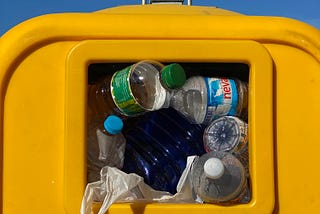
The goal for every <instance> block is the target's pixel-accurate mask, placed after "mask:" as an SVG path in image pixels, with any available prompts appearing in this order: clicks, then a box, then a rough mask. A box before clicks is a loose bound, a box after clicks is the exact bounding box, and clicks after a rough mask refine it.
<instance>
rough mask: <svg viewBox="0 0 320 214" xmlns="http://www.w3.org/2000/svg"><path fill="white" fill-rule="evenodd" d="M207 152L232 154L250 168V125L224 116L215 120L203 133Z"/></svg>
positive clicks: (235, 118)
mask: <svg viewBox="0 0 320 214" xmlns="http://www.w3.org/2000/svg"><path fill="white" fill-rule="evenodd" d="M203 144H204V148H205V150H206V151H207V152H210V151H222V152H231V153H233V154H235V156H236V157H237V158H238V159H239V160H240V161H241V162H242V164H243V165H244V166H245V168H246V169H247V168H248V124H247V123H246V122H244V121H243V120H241V119H240V118H238V117H234V116H223V117H220V118H218V119H216V120H213V121H212V122H211V123H210V124H209V126H207V127H206V129H205V130H204V133H203Z"/></svg>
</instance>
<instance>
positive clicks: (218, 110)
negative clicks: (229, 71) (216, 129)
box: [204, 77, 238, 123]
mask: <svg viewBox="0 0 320 214" xmlns="http://www.w3.org/2000/svg"><path fill="white" fill-rule="evenodd" d="M205 82H206V85H207V90H208V91H207V94H208V95H207V96H208V98H207V113H206V116H205V119H204V123H209V122H210V121H212V120H213V119H216V118H218V117H221V116H225V115H235V113H236V110H237V105H238V92H237V87H236V82H235V81H234V80H232V79H224V78H222V79H220V78H210V77H207V78H205Z"/></svg>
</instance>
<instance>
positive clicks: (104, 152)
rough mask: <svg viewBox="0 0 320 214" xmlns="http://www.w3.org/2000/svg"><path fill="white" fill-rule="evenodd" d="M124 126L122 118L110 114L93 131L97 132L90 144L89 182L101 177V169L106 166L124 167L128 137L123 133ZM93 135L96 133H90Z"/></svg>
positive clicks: (88, 160)
mask: <svg viewBox="0 0 320 214" xmlns="http://www.w3.org/2000/svg"><path fill="white" fill-rule="evenodd" d="M122 128H123V122H122V120H121V119H120V118H119V117H117V116H115V115H110V116H108V117H107V119H106V120H105V122H104V124H103V128H102V127H101V125H100V124H97V127H96V128H95V129H92V130H91V131H92V132H95V139H92V140H90V142H96V143H91V144H88V148H87V149H88V152H87V154H88V158H87V162H88V163H87V165H88V175H87V179H88V182H93V181H97V180H99V179H100V169H101V168H102V167H104V166H111V167H117V168H119V169H121V168H122V166H123V162H124V152H125V146H126V139H125V138H124V136H123V135H122V133H121V131H122ZM90 136H91V137H93V136H94V134H90Z"/></svg>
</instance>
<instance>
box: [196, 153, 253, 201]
mask: <svg viewBox="0 0 320 214" xmlns="http://www.w3.org/2000/svg"><path fill="white" fill-rule="evenodd" d="M191 182H192V186H193V189H194V191H195V193H196V194H197V195H198V196H199V197H200V199H201V200H203V201H204V202H205V203H214V204H223V205H225V204H235V203H244V202H247V201H245V200H248V199H247V198H246V196H248V191H249V189H248V183H247V176H246V172H245V169H244V166H243V165H242V163H241V162H240V161H239V160H238V159H237V158H236V157H235V156H233V155H232V154H230V153H227V152H215V151H212V152H209V153H206V154H204V155H202V156H201V157H200V158H198V159H197V160H196V161H195V162H194V163H193V166H192V170H191Z"/></svg>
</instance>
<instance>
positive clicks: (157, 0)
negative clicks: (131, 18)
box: [141, 0, 192, 5]
mask: <svg viewBox="0 0 320 214" xmlns="http://www.w3.org/2000/svg"><path fill="white" fill-rule="evenodd" d="M147 2H149V4H183V2H184V0H149V1H147V0H142V1H141V4H147ZM187 5H192V0H187Z"/></svg>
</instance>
